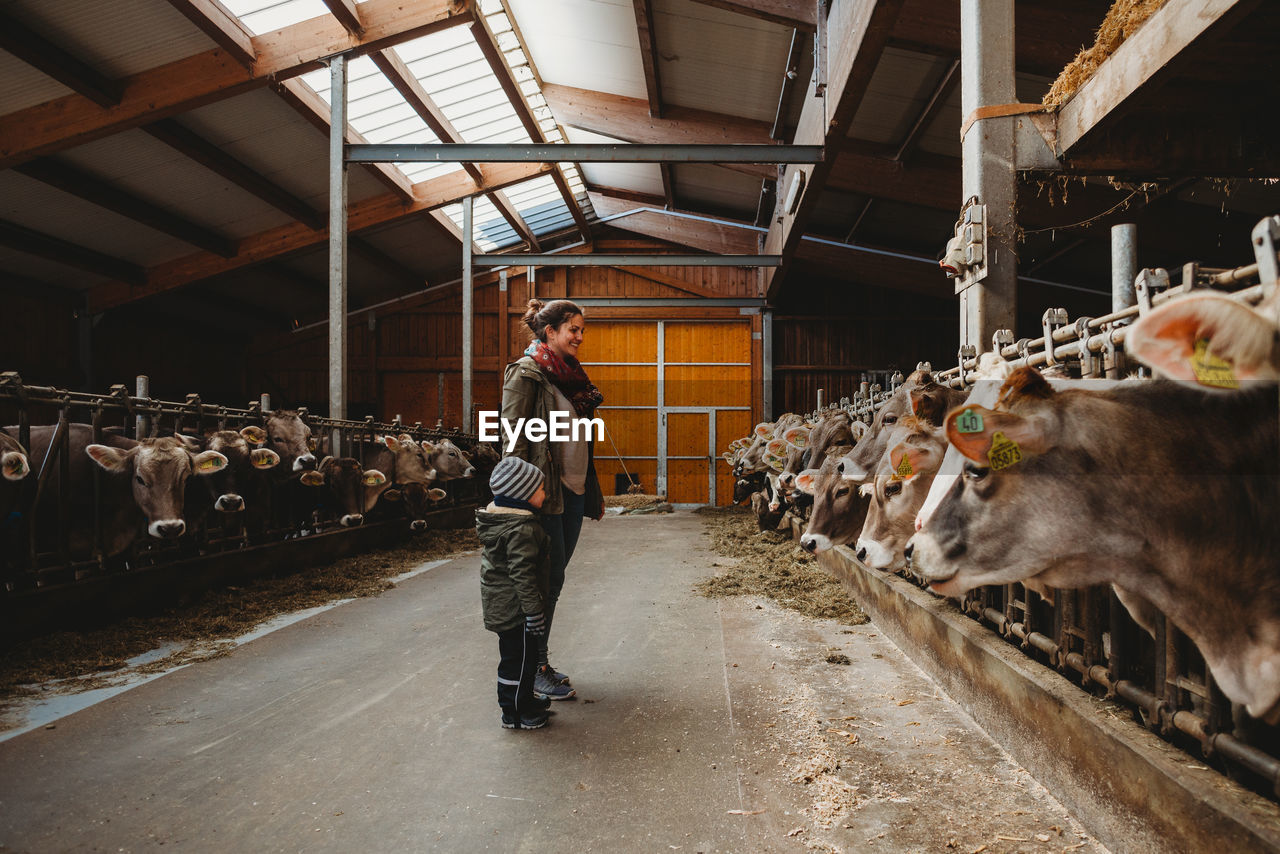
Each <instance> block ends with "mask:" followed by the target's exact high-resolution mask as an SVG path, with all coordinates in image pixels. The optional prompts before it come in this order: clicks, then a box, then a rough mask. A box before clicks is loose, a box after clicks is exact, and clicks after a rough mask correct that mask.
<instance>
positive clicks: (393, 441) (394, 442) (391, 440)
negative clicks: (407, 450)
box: [382, 436, 400, 451]
mask: <svg viewBox="0 0 1280 854" xmlns="http://www.w3.org/2000/svg"><path fill="white" fill-rule="evenodd" d="M382 444H384V445H386V446H387V449H388V450H391V451H398V450H400V440H399V439H397V438H396V437H395V436H383V437H382Z"/></svg>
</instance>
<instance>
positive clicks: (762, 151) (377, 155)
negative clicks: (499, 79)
mask: <svg viewBox="0 0 1280 854" xmlns="http://www.w3.org/2000/svg"><path fill="white" fill-rule="evenodd" d="M822 159H823V148H822V146H821V145H732V144H727V145H668V144H663V143H541V144H526V143H471V142H437V143H393V144H380V145H374V144H365V143H361V144H358V145H349V146H347V162H348V163H821V162H822Z"/></svg>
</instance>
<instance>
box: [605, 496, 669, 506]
mask: <svg viewBox="0 0 1280 854" xmlns="http://www.w3.org/2000/svg"><path fill="white" fill-rule="evenodd" d="M661 503H662V496H661V495H606V496H605V497H604V506H605V507H621V508H623V509H625V510H635V509H636V508H637V507H644V506H646V505H649V504H661Z"/></svg>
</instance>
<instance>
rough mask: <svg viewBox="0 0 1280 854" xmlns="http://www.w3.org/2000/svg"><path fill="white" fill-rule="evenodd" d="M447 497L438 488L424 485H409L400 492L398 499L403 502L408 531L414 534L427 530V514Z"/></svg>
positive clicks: (446, 494)
mask: <svg viewBox="0 0 1280 854" xmlns="http://www.w3.org/2000/svg"><path fill="white" fill-rule="evenodd" d="M446 497H448V493H446V492H445V491H444V490H443V489H441V488H440V487H438V486H436V487H428V486H427V485H426V484H425V483H409V484H406V485H405V486H404V487H403V488H402V489H401V490H400V498H401V500H402V501H404V510H405V515H407V516H408V517H409V520H410V521H409V530H410V531H413V532H415V533H417V532H420V531H425V530H426V529H427V518H426V517H427V513H428V512H430V510H431V508H432V507H433V506H434V505H435V504H436V503H437V502H440V501H443V500H444V499H445V498H446Z"/></svg>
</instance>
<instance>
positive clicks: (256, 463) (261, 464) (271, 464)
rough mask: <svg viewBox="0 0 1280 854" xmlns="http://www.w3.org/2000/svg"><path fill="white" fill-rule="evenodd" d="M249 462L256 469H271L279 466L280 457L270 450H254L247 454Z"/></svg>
mask: <svg viewBox="0 0 1280 854" xmlns="http://www.w3.org/2000/svg"><path fill="white" fill-rule="evenodd" d="M249 462H251V463H253V467H254V468H256V469H272V468H275V467H276V466H278V465H280V455H279V454H277V453H276V452H275V451H273V450H271V449H270V448H254V449H253V450H252V451H250V452H249Z"/></svg>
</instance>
